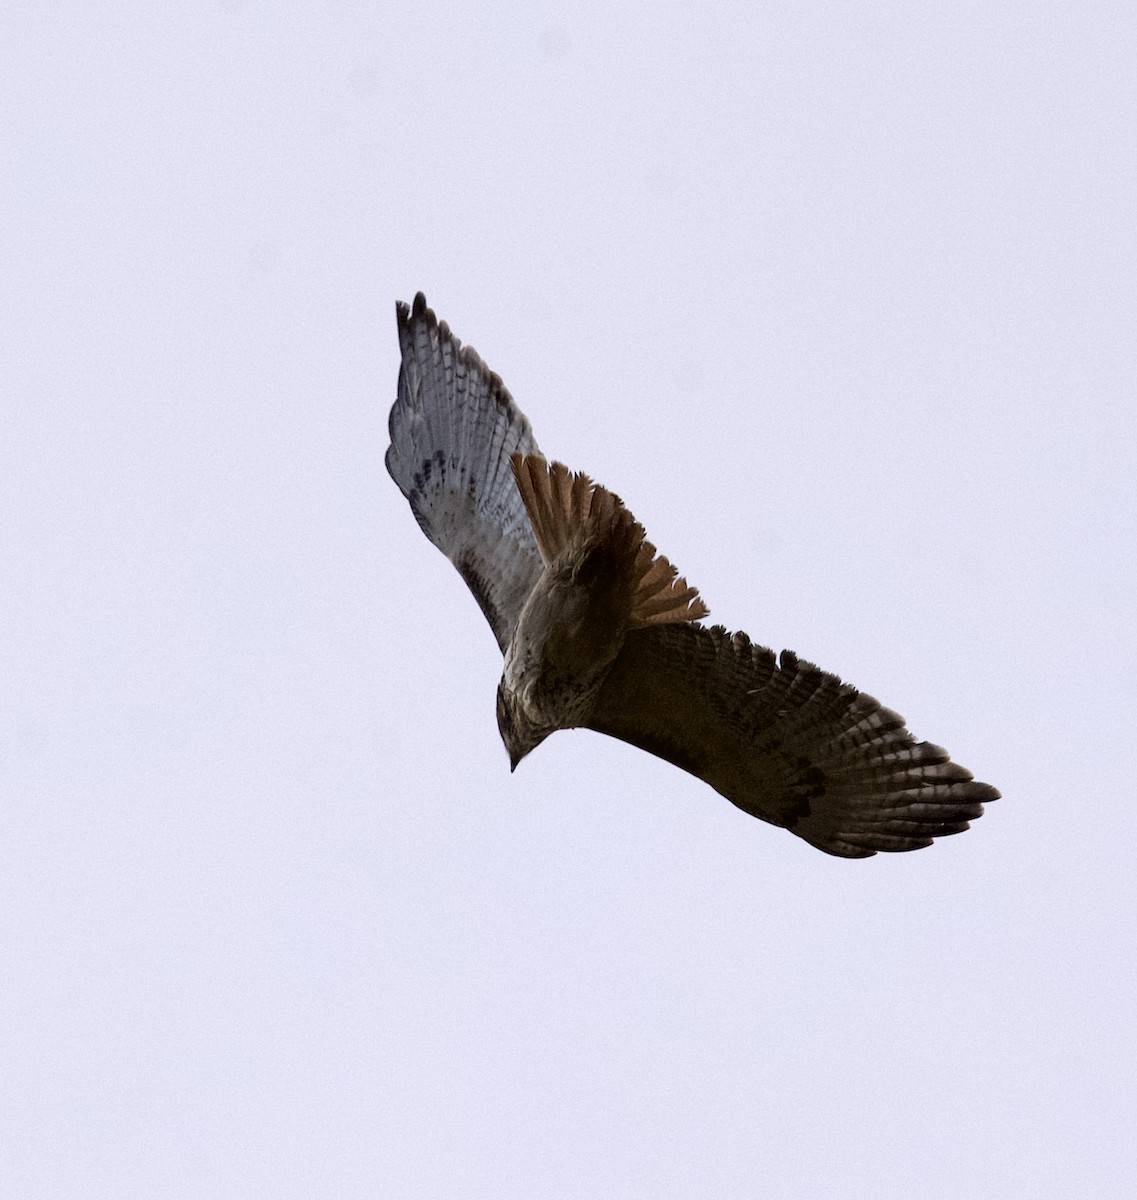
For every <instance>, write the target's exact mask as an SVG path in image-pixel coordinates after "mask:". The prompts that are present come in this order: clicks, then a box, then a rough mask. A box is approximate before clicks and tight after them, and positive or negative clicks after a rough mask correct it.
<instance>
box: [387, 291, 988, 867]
mask: <svg viewBox="0 0 1137 1200" xmlns="http://www.w3.org/2000/svg"><path fill="white" fill-rule="evenodd" d="M396 316H397V321H398V329H399V349H400V351H401V353H402V366H401V368H400V370H399V382H398V395H397V398H396V400H395V404H394V407H393V408H392V409H391V416H390V422H389V427H390V434H391V445H390V448H389V449H388V450H387V459H386V461H387V470H388V471H389V472H390V474H391V478H392V479H394V481H395V482H396V483H397V484H398V485H399V488H400V490H401V491H402V493H403V495H404V496H405V497H406V498H407V500H408V502H409V503H410V506H411V511H412V512H413V513H414V515H415V517H416V518H417V520H418V523H419V525H420V527H421V528H422V531H423V533H425V534H426V536H427V537H428V538H429V539H430V540H431V541H432V542H433V543H434V544H435V545H436V546H437V547H438V548H439V549H440V550H441V551H442V553H443V554H445V555H446V557H447V558H449V559H450V561H451V562H452V563H453V564H454V566H455V567H457V569H458V572H459V574H460V575H461V576H462V578H463V579H464V580H465V581H466V584H467V586H468V587H469V589H470V591H471V592H472V593H473V594H474V598H475V599H476V600H477V602H478V604H479V606H480V607H481V610H482V612H483V613H484V614H485V617H486V620H487V621H489V624H490V628H491V629H492V630H493V632H494V636H495V637H496V638H497V643H498V646H499V647H500V648H501V652H502V654H503V655H504V664H503V669H502V676H501V682H500V683H499V684H498V689H497V722H498V729H499V731H500V733H501V738H502V741H503V742H504V743H505V748H506V750H507V751H508V753H509V762H510V769H511V770H513V769H515V768H516V767H517V764H518V763H519V762H520V761H521V760H522V759H523V758H524V757H525V756H526V755H527V754H528V753H529V752H530V751H531V750H533V749H534V748H535V747H536V746H538V745H540V743H541V742H543V741H544V740H545V738H547V737H548V736H549V734H550V733H553V732H555V731H556V730H558V729H575V728H583V729H593V730H596V731H597V732H598V733H606V734H608V735H609V736H610V737H615V738H619V739H620V740H621V741H625V742H629V743H631V745H633V746H638V747H640V748H641V749H642V750H646V751H648V753H650V754H655V755H658V756H659V757H660V758H663V759H666V760H667V761H668V762H670V763H673V764H674V765H675V766H677V767H681V768H682V769H683V770H684V771H689V772H690V773H691V774H692V775H695V776H697V777H698V778H699V779H702V780H704V781H705V782H707V783H708V784H710V786H711V787H713V788H714V789H715V790H716V791H718V792H721V793H722V795H724V796H725V797H726V798H727V799H728V800H730V801H731V802H732V803H733V804H735V805H737V806H738V807H739V808H740V809H742V810H743V812H747V813H750V814H751V815H752V816H755V817H758V818H760V819H761V820H763V821H768V822H769V823H770V824H772V825H780V826H782V827H783V828H784V829H788V830H790V832H791V833H795V834H797V835H798V837H801V838H804V839H805V840H806V841H807V842H809V843H810V845H813V846H816V847H817V848H818V849H819V850H824V851H825V852H826V853H828V854H835V855H839V856H842V857H844V858H867V857H868V856H869V855H872V854H875V853H876V852H877V851H878V850H889V851H900V850H916V849H919V848H920V847H922V846H927V845H930V844H931V841H932V839H933V838H937V837H942V836H944V835H946V834H951V833H960V832H961V831H962V830H964V829H967V828H968V822H969V821H972V820H974V819H975V818H976V817H979V816H981V815H982V813H983V804H984V803H985V802H987V801H990V800H995V799H997V798H998V796H999V793H998V791H996V790H995V788H993V787H992V786H991V785H990V784H986V783H979V782H977V781H976V780H974V779H973V778H972V776H971V772H970V771H967V770H965V769H964V768H963V767H961V766H959V765H958V764H957V763H954V762H952V761H951V759H950V757H949V756H948V753H947V751H946V750H943V749H941V748H940V747H939V746H934V745H932V744H931V743H930V742H918V741H916V739H915V738H914V737H913V736H912V734H911V733H909V732H908V730H907V729H906V728H905V725H904V719H903V718H902V717H900V716H898V715H897V714H896V713H895V712H892V711H891V710H890V709H887V708H884V707H883V706H882V705H881V704H880V703H879V702H878V701H876V700H874V699H873V698H872V697H871V696H867V695H865V694H864V693H863V692H859V691H857V689H856V688H854V687H852V686H851V685H849V684H847V683H842V682H841V680H840V679H838V678H837V676H836V675H831V674H829V673H828V672H827V671H822V670H820V669H819V668H818V667H815V666H814V665H813V664H812V663H808V662H806V661H805V660H804V659H800V658H798V657H797V655H796V654H793V653H792V652H790V651H788V650H784V651H782V653H781V654H780V655H775V654H774V652H773V651H772V650H768V649H766V648H765V647H764V646H757V645H755V644H754V643H753V642H751V640H750V639H749V638H748V637H747V636H746V634H744V633H728V632H727V631H726V629H724V628H723V627H722V626H721V625H715V626H713V627H708V626H706V625H703V624H701V623H700V622H701V618H703V617H705V616H706V615H707V613H708V609H707V607H706V605H705V604H704V603H703V601H702V600H701V599H700V597H699V595H698V592H697V591H696V589H695V588H693V587H690V586H688V584H687V581H686V580H685V579H683V578H681V577H680V576H679V575H678V572H677V571H676V569H675V567H673V566H672V565H671V563H670V562H669V561H668V560H667V559H666V558H665V557H664V556H663V555H661V554H658V553H657V552H656V549H655V547H654V546H653V545H652V544H651V542H649V541H648V540H647V538H646V536H645V533H644V528H643V526H642V525H641V524H640V523H639V522H638V521H637V520H636V519H635V517H633V516H632V514H631V513H630V512H629V511H628V509H627V508H626V507H625V506H624V504H623V502H622V501H621V500H620V498H619V497H618V496H617V495H615V494H614V493H613V492H611V491H609V490H608V489H607V488H604V487H601V486H600V485H599V484H597V483H594V482H593V481H592V480H591V479H590V478H589V477H588V476H587V475H584V474H581V473H574V472H570V471H569V469H568V468H567V467H565V466H563V465H562V464H561V463H559V462H554V463H551V464H550V463H549V462H548V461H547V460H546V459H545V458H544V457H543V456H542V454H541V452H540V450H539V449H538V447H537V442H536V440H535V439H534V437H533V431H532V429H531V428H530V425H529V421H528V420H527V419H526V417H525V415H524V414H523V413H522V412H521V410H520V409H519V408H518V407H517V405H516V404H515V403H514V401H513V398H512V397H511V396H510V394H509V392H508V391H507V390H506V388H505V386H504V385H503V384H502V381H501V379H500V378H499V377H498V376H497V375H495V374H494V373H493V372H492V371H491V370H490V369H489V368H488V367H487V366H486V365H485V363H483V362H482V360H481V358H479V357H478V355H477V353H476V352H475V351H474V349H473V348H472V347H471V346H463V345H462V343H461V342H460V341H459V340H458V339H457V338H456V337H455V336H454V335H453V334H452V333H451V332H450V330H449V328H448V327H447V325H446V323H445V322H439V321H438V320H437V319H436V318H435V315H434V313H433V312H432V311H431V310H430V309H429V308H428V307H427V305H426V299H425V297H424V296H423V295H422V294H421V293H419V295H417V296H416V297H415V301H414V305H413V306H412V307H410V308H408V307H407V305H405V304H402V303H400V304H397V305H396Z"/></svg>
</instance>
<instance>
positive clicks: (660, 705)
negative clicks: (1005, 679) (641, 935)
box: [588, 624, 999, 858]
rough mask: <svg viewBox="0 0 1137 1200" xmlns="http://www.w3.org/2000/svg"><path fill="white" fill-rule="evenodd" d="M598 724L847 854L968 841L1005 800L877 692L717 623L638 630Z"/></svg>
mask: <svg viewBox="0 0 1137 1200" xmlns="http://www.w3.org/2000/svg"><path fill="white" fill-rule="evenodd" d="M588 727H589V728H590V729H595V730H597V731H598V732H600V733H606V734H609V735H610V736H612V737H617V738H620V739H621V740H622V741H625V742H630V743H631V744H632V745H633V746H639V747H640V748H641V749H643V750H647V751H648V752H649V753H651V754H656V755H659V757H660V758H664V759H666V760H667V761H668V762H671V763H674V764H675V765H676V766H677V767H682V768H683V770H685V771H690V772H691V774H692V775H697V776H698V777H699V778H700V779H704V780H705V781H706V782H707V783H709V784H710V785H711V786H712V787H713V788H715V789H716V791H719V792H721V793H722V794H723V795H724V796H725V797H726V798H727V799H728V800H730V801H731V802H732V803H734V804H736V805H738V807H739V808H741V809H742V810H743V811H744V812H748V813H750V814H751V815H753V816H755V817H759V818H761V819H762V820H763V821H769V822H770V823H771V824H773V825H781V826H784V827H785V828H786V829H789V830H791V831H792V832H793V833H796V834H797V835H798V836H799V837H802V838H805V840H806V841H807V842H809V843H811V844H812V845H814V846H817V847H818V848H819V849H821V850H825V851H826V852H827V853H829V854H837V855H841V856H843V857H845V858H867V857H868V856H869V855H871V854H875V853H876V852H877V851H878V850H916V849H919V848H920V847H921V846H927V845H929V844H930V843H931V841H932V839H933V838H936V837H941V836H943V835H945V834H950V833H960V832H961V831H963V830H964V829H966V828H967V827H968V822H969V821H973V820H974V819H975V818H976V817H979V816H981V815H982V813H983V803H984V802H985V801H989V800H995V799H998V796H999V793H998V792H997V791H996V790H995V788H993V787H991V786H990V785H989V784H986V783H978V782H976V781H975V780H973V779H972V777H971V773H970V772H969V771H967V770H965V769H964V768H963V767H960V766H958V765H957V764H955V763H953V762H952V761H951V760H950V758H949V757H948V754H947V751H946V750H943V749H941V748H940V747H939V746H933V745H931V743H929V742H917V741H916V740H915V738H914V737H913V736H912V734H910V733H909V732H908V730H907V729H906V728H905V727H904V719H903V718H902V717H900V716H897V714H896V713H894V712H890V711H889V710H888V709H887V708H882V707H881V705H880V704H879V703H878V702H877V701H876V700H874V699H873V698H872V697H871V696H866V695H864V694H863V693H861V692H858V691H857V690H856V688H854V687H852V686H850V685H849V684H847V683H842V682H841V681H840V680H839V679H838V678H837V677H836V676H835V675H830V674H828V673H827V672H825V671H821V670H819V669H818V668H817V667H815V666H813V665H812V664H810V663H807V662H803V661H802V660H801V659H799V658H797V656H796V655H794V654H792V653H790V652H789V651H783V653H782V655H781V658H780V660H779V659H778V658H776V657H775V655H774V653H773V651H771V650H767V649H765V648H763V647H761V646H755V645H753V644H752V643H751V641H750V639H749V638H748V637H747V636H746V635H745V634H743V633H736V634H730V633H727V631H726V630H725V629H723V627H722V626H721V625H719V626H715V627H714V628H713V629H708V628H706V627H704V626H701V625H693V624H684V625H661V626H656V627H652V628H648V629H640V630H633V631H631V632H629V634H628V636H627V639H626V641H625V643H624V647H623V649H622V650H621V652H620V654H619V656H618V657H617V659H616V661H615V663H614V664H613V666H612V669H611V672H610V674H609V676H608V678H607V680H606V681H605V683H604V685H603V687H602V688H601V691H600V693H599V696H598V698H597V702H596V706H595V708H594V710H593V712H592V715H591V716H590V718H589V720H588Z"/></svg>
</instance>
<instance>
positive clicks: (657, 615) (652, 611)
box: [510, 453, 710, 629]
mask: <svg viewBox="0 0 1137 1200" xmlns="http://www.w3.org/2000/svg"><path fill="white" fill-rule="evenodd" d="M510 465H511V466H512V468H513V477H514V479H515V480H516V481H517V490H518V492H519V493H520V495H521V499H522V502H523V503H524V505H525V511H526V512H527V513H528V514H529V521H530V523H531V524H532V526H533V534H534V536H535V537H536V539H537V547H538V549H539V550H540V552H541V558H542V560H543V562H544V563H545V566H546V567H551V568H553V569H554V570H556V569H559V568H561V567H564V566H569V565H571V564H572V563H574V562H578V561H580V560H581V558H582V557H583V555H584V553H585V551H586V549H587V548H588V547H590V546H597V545H601V544H603V545H606V546H607V547H608V548H609V549H610V550H611V551H612V552H613V553H614V554H615V555H616V557H617V558H618V560H620V561H622V562H624V563H626V564H627V566H628V573H629V579H630V584H631V611H630V615H629V619H628V624H629V627H631V628H633V629H636V628H642V627H644V626H646V625H670V624H675V623H677V622H681V621H697V620H699V619H700V618H702V617H705V616H707V614H708V613H709V612H710V610H709V609H708V608H707V606H706V604H704V603H703V601H702V598H701V597H700V596H699V592H698V589H697V588H694V587H691V586H690V585H689V584H688V583H687V580H686V579H684V578H682V576H680V575H679V572H678V571H677V570H676V568H675V567H674V566H673V565H672V564H671V563H670V561H668V559H667V558H665V557H664V556H663V555H662V554H657V553H656V549H655V547H654V546H653V545H652V543H651V542H649V541H648V540H647V538H646V536H645V533H644V527H643V526H642V525H641V524H640V523H639V522H638V521H637V520H636V519H635V517H633V516H632V514H631V513H630V512H629V511H628V509H627V508H626V507H625V505H624V502H623V501H622V500H621V499H620V497H619V496H617V495H616V493H615V492H610V491H609V490H608V489H607V488H605V487H602V486H601V485H600V484H598V483H594V482H593V481H592V480H591V479H590V478H589V477H588V476H587V475H585V474H584V473H583V472H580V471H578V472H575V473H574V472H572V471H570V470H569V469H568V467H566V466H565V465H564V463H560V462H554V463H553V464H552V465H551V466H550V465H549V463H548V462H547V461H546V459H545V458H544V457H543V456H542V455H540V454H520V453H515V454H513V455H511V456H510Z"/></svg>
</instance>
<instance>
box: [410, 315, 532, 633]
mask: <svg viewBox="0 0 1137 1200" xmlns="http://www.w3.org/2000/svg"><path fill="white" fill-rule="evenodd" d="M395 312H396V315H397V318H398V323H399V349H400V351H401V352H402V356H403V363H402V366H401V368H400V369H399V391H398V398H397V399H396V400H395V404H394V407H393V408H392V409H391V416H390V420H389V422H388V426H389V429H390V432H391V445H390V447H389V449H388V450H387V470H388V471H389V472H390V474H391V478H392V479H393V480H394V481H395V482H396V483H397V484H398V485H399V488H400V490H401V491H402V493H403V495H404V496H406V498H407V500H408V501H409V502H410V506H411V509H412V511H413V512H414V514H415V517H416V518H417V519H418V523H419V525H420V527H421V528H422V531H423V533H425V534H426V536H427V537H428V538H430V540H431V541H432V542H433V543H434V544H435V545H436V546H437V547H438V548H439V550H441V551H442V553H443V554H445V555H446V557H447V558H448V559H450V561H451V562H452V563H453V564H454V565H455V566H456V567H457V568H458V571H459V573H460V574H461V576H462V578H463V579H464V580H465V581H466V584H467V586H468V587H469V589H470V591H471V592H473V594H474V598H475V599H476V600H477V602H478V604H479V605H480V606H481V609H482V612H483V613H485V616H486V620H487V621H489V623H490V627H491V628H492V629H493V632H494V636H495V637H496V638H497V644H498V645H499V646H500V647H501V649H502V653H504V652H505V649H506V647H507V646H508V645H509V641H510V638H511V637H512V636H513V630H514V627H515V626H516V625H517V618H518V615H519V614H520V612H521V608H522V605H523V604H524V603H525V599H526V597H527V596H528V595H529V592H530V591H531V590H532V587H533V584H534V582H535V581H536V579H537V577H538V575H540V573H541V555H540V553H539V551H538V549H537V542H536V539H535V538H534V536H533V529H532V526H531V525H530V524H529V518H528V517H527V516H526V515H525V506H524V504H522V502H521V497H520V495H519V494H518V492H517V487H516V485H515V484H514V482H513V473H512V470H511V469H510V465H509V458H510V455H511V454H513V453H515V452H516V453H519V454H539V453H540V451H539V450H538V448H537V442H536V440H535V439H534V437H533V430H532V429H531V428H530V427H529V421H528V420H527V419H526V417H525V415H524V414H523V413H522V412H521V410H520V409H519V408H518V407H517V405H516V404H514V402H513V398H512V397H511V396H510V394H509V392H508V391H506V389H505V386H504V384H503V383H502V382H501V380H500V379H499V378H498V376H497V375H495V374H494V373H493V372H492V371H491V370H490V369H489V368H488V367H487V366H486V365H485V363H483V362H482V360H481V359H480V358H479V357H478V355H477V352H476V351H475V350H474V349H473V347H471V346H463V345H462V343H461V342H460V341H459V340H458V339H457V338H456V337H454V335H453V334H452V333H451V332H450V330H449V328H448V327H447V325H446V322H445V321H443V322H442V323H441V324H440V323H439V322H438V321H437V320H436V319H435V316H434V313H433V312H431V310H430V309H429V308H427V306H426V298H425V297H424V296H423V294H422V293H421V292H420V293H419V294H418V295H417V296H416V297H415V301H414V306H413V307H412V308H409V309H408V307H407V306H406V305H405V304H396V305H395Z"/></svg>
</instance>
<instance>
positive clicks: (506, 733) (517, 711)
mask: <svg viewBox="0 0 1137 1200" xmlns="http://www.w3.org/2000/svg"><path fill="white" fill-rule="evenodd" d="M497 729H498V733H500V734H501V740H502V742H503V743H504V745H505V750H506V753H507V754H508V755H509V769H510V771H516V770H517V764H518V763H519V762H520V761H521V760H522V759H523V758H524V757H525V756H526V755H527V754H528V753H529V751H530V750H535V749H536V748H537V747H538V746H539V745H540V744H541V743H542V742H543V741H544V740H545V739H546V738H547V737H548V736H549V734H550V733H552V732H553V731H552V730H551V729H548V728H546V727H545V726H539V725H535V724H534V723H533V722H532V721H531V720H530V719H529V717H528V716H526V714H525V710H524V708H523V706H522V705H521V704H518V703H517V701H516V700H515V698H514V695H513V693H512V692H511V691H510V690H509V688H508V687H507V686H506V682H505V679H504V678H503V679H502V681H501V682H500V683H499V684H498V685H497Z"/></svg>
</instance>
